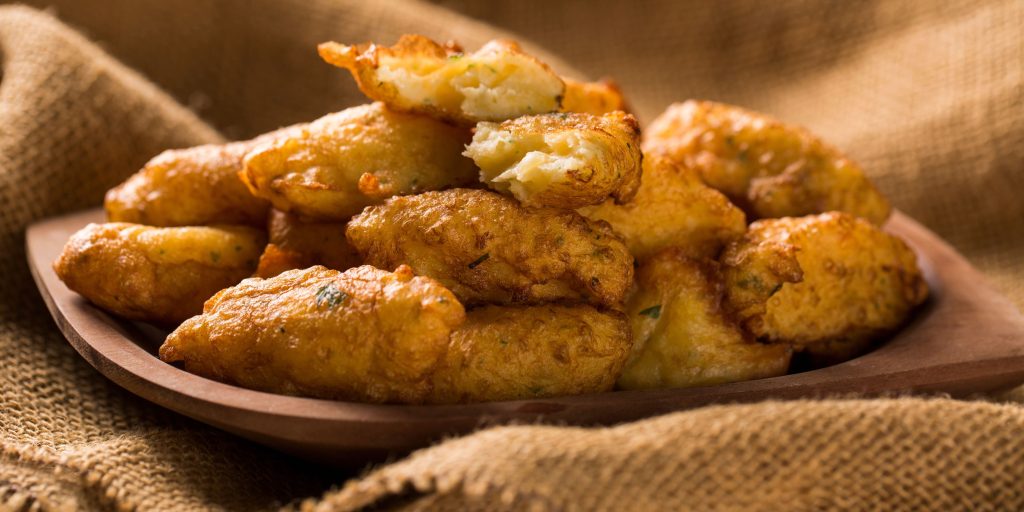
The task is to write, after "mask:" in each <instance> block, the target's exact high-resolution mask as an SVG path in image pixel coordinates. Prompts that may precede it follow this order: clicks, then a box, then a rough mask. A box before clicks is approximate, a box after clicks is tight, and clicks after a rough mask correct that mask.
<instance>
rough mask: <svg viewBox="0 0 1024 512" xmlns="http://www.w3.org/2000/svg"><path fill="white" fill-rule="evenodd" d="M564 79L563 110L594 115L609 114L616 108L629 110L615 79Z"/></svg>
mask: <svg viewBox="0 0 1024 512" xmlns="http://www.w3.org/2000/svg"><path fill="white" fill-rule="evenodd" d="M562 81H564V82H565V98H564V99H563V100H562V112H579V113H584V114H594V115H601V114H607V113H610V112H615V111H616V110H621V111H622V112H629V106H628V105H627V104H626V98H625V97H624V96H623V95H622V90H620V89H619V86H618V84H616V83H615V82H614V81H613V80H610V79H604V80H600V81H597V82H577V81H576V80H573V79H571V78H562Z"/></svg>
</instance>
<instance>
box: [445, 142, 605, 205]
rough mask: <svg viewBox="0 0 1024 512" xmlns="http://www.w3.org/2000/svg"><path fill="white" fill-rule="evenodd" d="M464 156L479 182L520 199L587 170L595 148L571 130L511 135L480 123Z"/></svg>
mask: <svg viewBox="0 0 1024 512" xmlns="http://www.w3.org/2000/svg"><path fill="white" fill-rule="evenodd" d="M465 155H466V156H468V157H470V158H472V159H473V161H474V162H476V165H477V167H479V168H480V179H481V180H482V181H484V182H487V183H489V184H491V185H492V186H493V187H494V188H496V189H498V190H505V191H509V192H511V193H512V194H513V195H514V196H516V197H517V198H519V199H520V200H522V199H525V198H526V197H528V196H530V195H531V194H534V193H536V192H539V191H541V190H543V189H546V188H547V187H549V186H551V185H552V184H554V183H558V182H561V181H565V179H566V176H567V174H568V173H569V172H570V171H573V170H582V169H586V168H589V166H588V165H587V162H592V161H594V159H595V158H596V157H597V156H598V148H597V147H596V146H595V145H594V144H593V143H591V142H589V141H586V140H584V139H582V138H580V137H579V136H578V134H576V133H575V132H572V131H560V132H553V133H545V134H529V135H525V136H523V135H519V136H513V135H512V134H511V133H509V132H508V131H505V130H501V129H499V128H498V125H496V124H493V123H481V124H479V125H477V131H476V135H475V136H474V137H473V143H472V144H470V145H469V147H468V148H467V149H466V152H465Z"/></svg>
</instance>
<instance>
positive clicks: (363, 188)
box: [243, 103, 477, 221]
mask: <svg viewBox="0 0 1024 512" xmlns="http://www.w3.org/2000/svg"><path fill="white" fill-rule="evenodd" d="M469 138H470V134H469V131H468V130H465V129H462V128H457V127H454V126H451V125H448V124H445V123H442V122H440V121H435V120H433V119H430V118H429V117H423V116H415V115H409V114H402V113H398V112H393V111H391V110H388V109H387V108H386V107H385V106H384V104H382V103H373V104H370V105H362V106H359V107H353V108H350V109H347V110H343V111H341V112H337V113H334V114H330V115H327V116H325V117H322V118H320V119H318V120H317V121H314V122H313V123H311V124H309V125H308V127H306V128H305V129H303V130H301V131H300V132H299V133H296V134H294V135H293V136H290V137H283V138H280V139H278V140H276V141H274V142H272V143H270V144H264V145H262V146H260V147H258V148H256V149H254V150H253V151H252V152H250V153H249V155H248V156H246V158H245V169H244V171H243V179H244V180H245V182H246V184H248V185H249V188H250V190H252V193H253V194H256V195H257V196H260V197H263V198H266V199H269V200H270V202H271V203H273V205H274V207H275V208H277V209H278V210H282V211H287V212H292V213H297V214H299V215H302V216H303V217H306V218H308V219H310V220H324V221H327V220H335V221H345V220H348V219H349V218H350V217H351V216H353V215H355V214H356V213H359V212H360V211H362V209H363V208H364V207H366V206H367V205H371V204H377V203H380V202H381V201H383V200H384V199H387V198H389V197H391V196H395V195H404V194H415V193H418V192H422V191H425V190H437V189H441V188H446V187H452V186H459V185H465V184H468V183H473V182H474V181H475V180H476V172H477V171H476V168H475V167H474V166H473V162H472V161H470V160H469V159H467V158H464V157H463V156H462V150H463V147H464V145H465V144H466V143H468V142H469Z"/></svg>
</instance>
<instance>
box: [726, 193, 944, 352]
mask: <svg viewBox="0 0 1024 512" xmlns="http://www.w3.org/2000/svg"><path fill="white" fill-rule="evenodd" d="M722 264H723V267H724V268H723V274H724V276H725V282H726V286H727V298H726V304H727V307H728V308H729V309H730V310H731V311H733V312H734V314H735V315H736V317H737V319H738V320H739V321H741V322H742V324H743V326H744V327H745V328H746V329H747V330H749V331H750V332H751V333H753V334H754V335H755V336H757V337H758V338H759V339H761V340H764V341H768V342H781V343H792V344H794V345H795V346H797V347H802V346H807V345H813V344H819V343H824V342H837V341H844V342H851V343H852V342H856V341H857V340H865V339H874V338H876V337H878V336H879V335H881V334H884V333H887V332H890V331H892V330H894V329H896V328H897V327H899V326H900V325H901V324H903V322H904V321H905V320H906V319H907V317H908V316H909V315H910V312H911V310H912V309H913V308H914V306H917V305H918V304H920V303H922V302H923V301H924V300H925V298H927V296H928V286H927V284H926V283H925V281H924V278H923V277H922V275H921V271H920V269H919V268H918V266H917V259H916V257H915V255H914V252H913V251H911V249H910V248H909V247H907V245H906V244H905V243H903V241H902V240H900V239H899V238H897V237H895V236H893V235H890V234H888V233H885V232H883V231H882V230H881V229H879V228H878V227H876V226H874V225H872V224H871V223H870V222H867V221H866V220H864V219H860V218H857V217H854V216H852V215H849V214H845V213H838V212H831V213H825V214H821V215H811V216H807V217H799V218H784V219H764V220H761V221H758V222H755V223H753V224H751V225H750V229H749V231H748V232H747V234H746V235H744V237H743V238H742V239H740V240H738V241H735V242H733V243H732V244H730V245H729V246H728V247H727V248H726V250H725V252H724V253H723V254H722Z"/></svg>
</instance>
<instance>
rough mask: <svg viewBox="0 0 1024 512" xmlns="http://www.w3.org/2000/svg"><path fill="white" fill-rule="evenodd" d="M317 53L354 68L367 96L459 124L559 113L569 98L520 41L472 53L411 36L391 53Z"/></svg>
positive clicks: (347, 49)
mask: <svg viewBox="0 0 1024 512" xmlns="http://www.w3.org/2000/svg"><path fill="white" fill-rule="evenodd" d="M318 50H319V51H320V56H321V57H322V58H323V59H324V60H325V61H327V62H328V63H330V64H333V65H335V66H338V67H341V68H345V69H348V70H349V71H350V72H351V73H352V76H353V77H354V78H355V79H356V83H358V84H359V89H360V90H361V91H363V94H366V96H367V97H369V98H371V99H373V100H376V101H383V102H384V103H386V104H387V105H388V106H389V107H391V108H393V109H395V110H399V111H402V112H416V113H420V114H426V115H429V116H432V117H436V118H438V119H443V120H446V121H450V122H455V123H460V124H466V125H471V124H475V123H477V122H479V121H504V120H506V119H512V118H516V117H519V116H525V115H530V114H543V113H546V112H554V111H556V110H558V109H559V107H560V106H561V103H562V97H563V95H564V94H565V83H564V82H562V79H561V78H559V77H558V75H556V74H555V73H554V71H552V70H551V68H549V67H548V66H547V65H546V64H544V63H543V62H541V61H539V60H537V59H536V58H534V57H533V56H531V55H528V54H526V53H525V52H523V50H522V49H521V48H520V47H519V45H518V44H516V43H515V42H513V41H504V40H496V41H491V42H489V43H487V44H486V45H484V46H483V47H482V48H480V49H479V50H477V51H476V52H474V53H470V54H466V53H463V52H462V49H461V48H460V47H459V46H458V45H455V44H454V43H448V44H447V45H444V46H442V45H440V44H437V43H435V42H434V41H431V40H430V39H428V38H426V37H423V36H420V35H404V36H402V38H401V39H399V40H398V43H397V44H395V45H394V46H391V47H385V46H378V45H375V44H373V43H363V44H357V45H352V46H346V45H342V44H339V43H335V42H329V43H323V44H321V45H320V46H319V47H318Z"/></svg>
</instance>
